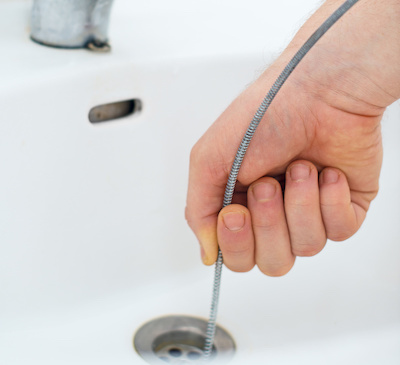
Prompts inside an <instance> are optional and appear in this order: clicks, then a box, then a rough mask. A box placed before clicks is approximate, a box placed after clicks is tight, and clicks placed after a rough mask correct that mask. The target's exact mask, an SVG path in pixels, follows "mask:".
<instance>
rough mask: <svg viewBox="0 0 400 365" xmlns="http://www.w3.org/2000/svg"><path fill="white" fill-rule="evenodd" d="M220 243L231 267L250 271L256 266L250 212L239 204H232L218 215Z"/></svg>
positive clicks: (226, 262) (234, 269) (235, 269)
mask: <svg viewBox="0 0 400 365" xmlns="http://www.w3.org/2000/svg"><path fill="white" fill-rule="evenodd" d="M218 243H219V247H220V248H221V251H222V255H223V258H224V264H225V266H227V267H228V268H229V269H231V270H233V271H238V272H245V271H249V270H250V269H252V268H253V266H254V236H253V231H252V226H251V218H250V212H249V211H248V209H247V208H246V207H244V206H242V205H239V204H231V205H228V206H227V207H225V208H224V209H222V210H221V212H220V214H219V216H218Z"/></svg>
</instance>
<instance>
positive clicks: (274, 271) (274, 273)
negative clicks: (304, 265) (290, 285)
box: [258, 261, 294, 277]
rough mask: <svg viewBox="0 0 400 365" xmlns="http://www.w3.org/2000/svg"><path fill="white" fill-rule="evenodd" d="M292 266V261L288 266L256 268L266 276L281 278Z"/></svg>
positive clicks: (259, 266)
mask: <svg viewBox="0 0 400 365" xmlns="http://www.w3.org/2000/svg"><path fill="white" fill-rule="evenodd" d="M293 265H294V261H293V262H291V263H290V264H285V265H276V264H275V265H270V266H262V265H258V268H259V269H260V271H261V272H262V273H263V274H264V275H267V276H271V277H281V276H284V275H286V274H287V273H288V272H289V271H290V270H291V269H292V268H293Z"/></svg>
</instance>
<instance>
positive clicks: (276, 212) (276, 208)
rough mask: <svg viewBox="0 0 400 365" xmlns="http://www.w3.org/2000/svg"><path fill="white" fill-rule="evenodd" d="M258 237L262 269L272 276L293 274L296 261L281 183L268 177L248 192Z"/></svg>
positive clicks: (258, 264) (257, 256) (255, 231)
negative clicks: (292, 270)
mask: <svg viewBox="0 0 400 365" xmlns="http://www.w3.org/2000/svg"><path fill="white" fill-rule="evenodd" d="M248 206H249V209H250V211H251V220H252V227H253V232H254V237H255V244H256V246H255V250H256V254H255V260H256V263H257V266H258V267H259V269H260V270H261V271H262V272H263V273H264V274H266V275H269V276H282V275H284V274H286V273H287V272H289V270H290V269H291V268H292V266H293V264H294V260H295V257H294V255H293V254H292V249H291V246H290V237H289V231H288V227H287V223H286V217H285V211H284V207H283V197H282V190H281V186H280V184H279V182H278V181H276V180H275V179H273V178H270V177H264V178H261V179H259V180H258V181H257V182H255V183H254V184H252V185H251V186H250V188H249V192H248Z"/></svg>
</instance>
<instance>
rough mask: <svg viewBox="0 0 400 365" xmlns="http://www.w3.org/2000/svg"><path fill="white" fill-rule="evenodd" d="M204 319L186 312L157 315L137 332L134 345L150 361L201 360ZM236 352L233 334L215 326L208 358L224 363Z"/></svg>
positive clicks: (191, 362)
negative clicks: (165, 315)
mask: <svg viewBox="0 0 400 365" xmlns="http://www.w3.org/2000/svg"><path fill="white" fill-rule="evenodd" d="M206 329H207V321H205V320H203V319H199V318H193V317H187V316H168V317H161V318H156V319H154V320H152V321H150V322H147V323H145V324H144V325H143V326H142V327H140V328H139V330H138V331H137V332H136V335H135V338H134V341H133V342H134V346H135V349H136V351H137V352H138V354H139V355H140V356H141V357H142V358H143V359H144V360H145V361H146V362H148V363H149V364H164V365H165V364H181V365H183V364H195V363H200V362H202V360H203V347H204V341H205V338H206ZM234 353H235V343H234V342H233V339H232V337H231V336H230V335H229V334H228V332H226V331H225V330H224V329H222V328H221V327H219V326H217V329H216V332H215V339H214V346H213V349H212V353H211V356H210V358H209V360H208V362H212V363H218V364H224V363H226V362H228V361H229V360H230V359H231V358H232V356H233V355H234Z"/></svg>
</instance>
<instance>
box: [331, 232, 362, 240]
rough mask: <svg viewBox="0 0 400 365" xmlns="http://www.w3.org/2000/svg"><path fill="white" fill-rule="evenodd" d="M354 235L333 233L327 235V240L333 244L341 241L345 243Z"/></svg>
mask: <svg viewBox="0 0 400 365" xmlns="http://www.w3.org/2000/svg"><path fill="white" fill-rule="evenodd" d="M354 233H356V232H355V231H354V232H353V231H347V232H346V231H343V232H334V233H328V238H329V239H330V240H331V241H335V242H341V241H346V240H347V239H349V238H350V237H351V236H352V235H354Z"/></svg>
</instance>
